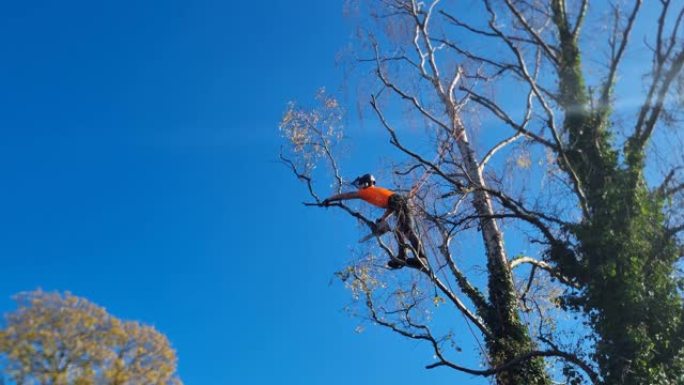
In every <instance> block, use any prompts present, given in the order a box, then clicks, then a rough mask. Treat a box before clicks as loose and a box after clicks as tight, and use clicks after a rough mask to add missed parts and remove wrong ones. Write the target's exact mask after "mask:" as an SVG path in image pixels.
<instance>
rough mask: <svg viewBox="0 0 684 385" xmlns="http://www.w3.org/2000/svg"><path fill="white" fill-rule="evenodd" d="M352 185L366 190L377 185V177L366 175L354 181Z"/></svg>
mask: <svg viewBox="0 0 684 385" xmlns="http://www.w3.org/2000/svg"><path fill="white" fill-rule="evenodd" d="M352 184H353V185H354V186H356V187H358V188H366V187H370V186H373V185H375V177H374V176H373V175H371V174H364V175H361V176H360V177H358V178H356V179H354V181H353V182H352Z"/></svg>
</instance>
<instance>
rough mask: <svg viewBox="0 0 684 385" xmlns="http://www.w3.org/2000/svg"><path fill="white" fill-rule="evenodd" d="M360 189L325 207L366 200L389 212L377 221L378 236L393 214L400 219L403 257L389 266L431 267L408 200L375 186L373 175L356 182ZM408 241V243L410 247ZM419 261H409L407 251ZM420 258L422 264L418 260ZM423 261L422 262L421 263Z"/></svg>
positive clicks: (398, 232)
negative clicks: (355, 200)
mask: <svg viewBox="0 0 684 385" xmlns="http://www.w3.org/2000/svg"><path fill="white" fill-rule="evenodd" d="M352 184H353V185H354V186H356V187H357V188H358V190H357V191H350V192H346V193H342V194H337V195H333V196H331V197H330V198H327V199H325V200H324V201H323V203H322V204H323V205H324V206H328V205H329V204H330V203H332V202H335V201H344V200H349V199H362V200H364V201H366V202H368V203H370V204H372V205H374V206H377V207H380V208H383V209H385V213H384V214H383V215H382V217H380V218H378V219H377V220H376V221H375V228H374V229H373V232H374V233H379V234H378V235H381V234H382V233H383V232H381V230H380V229H381V227H382V225H383V224H384V223H385V221H386V220H387V219H388V218H389V217H390V216H391V215H393V214H396V216H397V226H396V228H395V230H394V234H395V236H396V239H397V243H398V246H399V253H398V255H397V259H391V260H390V261H389V262H388V263H387V266H388V267H390V268H393V269H399V268H402V267H403V266H405V265H406V266H410V267H414V268H417V269H420V268H423V267H424V266H425V267H427V257H426V256H425V252H424V251H423V247H422V245H421V243H420V239H419V238H418V236H417V235H416V232H415V230H414V223H413V217H412V216H411V212H410V210H409V206H408V202H407V201H406V198H405V197H403V196H401V195H400V194H396V193H394V192H393V191H391V190H388V189H386V188H382V187H376V186H375V177H373V175H371V174H365V175H362V176H360V177H358V178H356V179H355V180H354V182H352ZM407 241H408V243H407ZM407 248H408V249H410V250H411V252H412V253H413V254H414V255H415V256H416V257H417V258H407V257H406V249H407ZM418 258H420V260H419V259H418ZM421 260H422V262H421Z"/></svg>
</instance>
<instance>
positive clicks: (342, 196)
mask: <svg viewBox="0 0 684 385" xmlns="http://www.w3.org/2000/svg"><path fill="white" fill-rule="evenodd" d="M349 199H359V194H358V193H357V192H356V191H351V192H346V193H341V194H337V195H333V196H331V197H330V198H326V199H324V200H323V202H322V204H323V205H324V206H327V205H329V204H330V203H332V202H337V201H346V200H349Z"/></svg>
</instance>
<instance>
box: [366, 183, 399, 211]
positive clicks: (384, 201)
mask: <svg viewBox="0 0 684 385" xmlns="http://www.w3.org/2000/svg"><path fill="white" fill-rule="evenodd" d="M358 194H359V198H361V199H363V200H364V201H366V202H368V203H370V204H372V205H374V206H378V207H382V208H383V209H386V208H387V206H388V205H389V197H391V196H392V195H394V192H392V191H390V190H388V189H386V188H382V187H375V186H370V187H366V188H364V189H361V190H359V191H358Z"/></svg>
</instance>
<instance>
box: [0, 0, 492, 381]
mask: <svg viewBox="0 0 684 385" xmlns="http://www.w3.org/2000/svg"><path fill="white" fill-rule="evenodd" d="M350 35H351V28H350V26H349V25H348V24H345V20H344V18H343V17H342V3H341V1H310V2H306V3H305V4H304V3H302V4H301V5H299V6H297V7H293V6H292V3H291V2H287V1H266V2H226V1H207V0H199V1H193V2H180V1H169V0H165V1H145V2H134V1H98V2H92V1H69V2H58V1H43V0H38V1H34V2H3V3H2V5H0V47H1V48H0V49H1V50H2V51H1V52H2V53H1V56H2V58H3V59H2V60H0V106H1V107H0V132H1V133H2V140H0V164H1V165H2V166H1V167H0V181H2V182H1V183H2V187H1V188H0V217H1V218H2V220H0V256H1V257H2V261H3V266H2V269H1V270H0V271H1V272H0V311H1V312H3V313H4V312H7V311H9V310H11V309H12V308H13V304H12V302H11V300H10V296H11V295H12V294H14V293H17V292H19V291H24V290H32V289H35V288H38V287H42V288H43V289H46V290H70V291H72V292H73V293H75V294H77V295H80V296H84V297H87V298H89V299H91V300H92V301H94V302H96V303H98V304H100V305H102V306H105V307H106V308H107V309H108V310H109V311H110V312H111V313H113V314H114V315H116V316H119V317H121V318H126V319H136V320H140V321H143V322H146V323H150V324H153V325H155V326H156V327H157V328H158V329H159V330H160V331H162V332H163V333H165V334H166V335H167V336H168V337H169V338H170V340H171V341H172V343H173V345H174V347H175V348H176V349H177V351H178V355H179V358H180V360H179V371H180V375H181V376H182V378H183V380H184V381H185V383H186V384H230V383H240V384H271V383H291V384H321V383H326V384H330V385H333V384H347V383H357V384H377V383H393V384H397V385H401V384H415V383H416V382H417V381H418V382H431V383H433V384H440V383H444V384H446V383H453V382H454V381H455V380H459V381H460V378H461V377H460V376H455V375H453V374H451V373H449V372H448V371H446V370H434V371H432V372H426V371H425V370H424V369H423V365H424V364H427V363H429V361H430V359H431V356H430V355H429V354H428V353H427V351H426V350H425V349H424V348H423V347H421V346H419V345H417V344H414V343H412V342H406V341H402V340H400V339H397V338H395V337H394V336H391V335H390V334H389V333H387V332H385V331H382V330H379V329H376V328H369V329H368V330H367V331H366V332H365V333H361V334H356V333H355V332H354V328H355V326H356V325H357V324H358V320H356V319H354V318H351V317H349V316H348V315H346V314H345V313H344V312H343V311H342V308H343V307H344V305H345V304H347V303H348V301H349V295H348V293H347V292H346V291H345V290H344V289H343V288H342V287H341V285H339V284H337V283H333V284H331V281H332V275H333V273H334V272H335V271H336V270H337V269H338V268H340V267H342V266H343V264H344V262H345V261H346V260H347V258H348V256H347V251H348V248H347V246H348V245H349V242H350V239H352V240H355V239H356V237H357V236H358V233H357V232H356V231H357V230H356V227H355V226H354V224H353V222H352V221H349V220H346V221H343V220H341V219H340V217H339V216H332V215H330V213H329V212H328V213H327V214H326V213H325V212H322V211H319V210H307V209H305V208H303V207H302V206H301V205H300V202H301V200H302V199H303V196H304V195H303V190H302V188H301V186H300V185H298V184H297V183H295V182H294V181H293V179H292V178H291V176H290V175H289V174H288V172H287V170H286V169H285V168H284V167H282V166H281V165H280V164H279V163H278V162H277V152H278V147H279V144H280V142H279V137H278V131H277V123H278V120H279V118H280V116H281V114H282V112H283V111H284V108H285V103H286V102H287V101H288V100H290V99H301V100H306V99H309V98H310V97H311V96H312V95H313V94H314V93H315V91H316V90H317V89H318V88H319V87H320V86H323V85H331V84H332V85H336V84H339V83H340V80H341V79H340V77H341V72H340V71H339V69H338V68H337V67H336V66H335V63H334V57H335V54H336V53H337V52H338V51H339V50H340V49H341V48H342V47H344V45H345V44H346V43H347V42H348V38H349V36H350ZM333 282H334V281H333ZM467 378H469V377H467ZM460 383H463V384H468V383H481V380H477V382H476V381H472V382H471V381H469V380H465V381H460Z"/></svg>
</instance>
